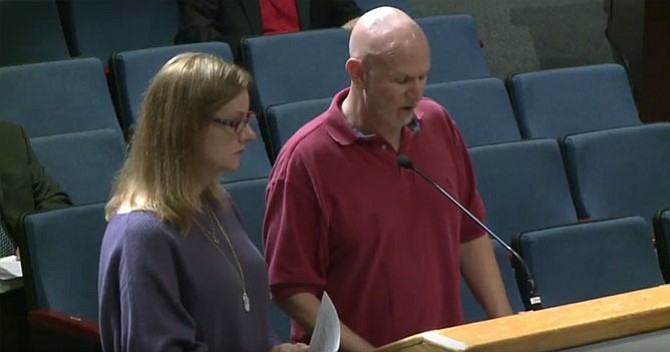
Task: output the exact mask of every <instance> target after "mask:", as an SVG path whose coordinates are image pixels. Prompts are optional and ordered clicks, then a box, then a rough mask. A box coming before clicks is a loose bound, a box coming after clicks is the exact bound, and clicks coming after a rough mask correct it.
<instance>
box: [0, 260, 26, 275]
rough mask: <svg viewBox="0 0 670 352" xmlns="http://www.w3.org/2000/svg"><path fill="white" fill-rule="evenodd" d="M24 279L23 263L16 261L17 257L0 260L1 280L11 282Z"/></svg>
mask: <svg viewBox="0 0 670 352" xmlns="http://www.w3.org/2000/svg"><path fill="white" fill-rule="evenodd" d="M17 277H23V272H22V271H21V262H19V261H17V260H16V256H15V255H10V256H9V257H4V258H0V280H10V279H15V278H17Z"/></svg>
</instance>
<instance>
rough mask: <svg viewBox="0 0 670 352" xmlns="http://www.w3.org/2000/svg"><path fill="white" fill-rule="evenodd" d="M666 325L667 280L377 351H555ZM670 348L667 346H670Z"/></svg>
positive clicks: (669, 308) (669, 318)
mask: <svg viewBox="0 0 670 352" xmlns="http://www.w3.org/2000/svg"><path fill="white" fill-rule="evenodd" d="M668 327H670V285H663V286H659V287H654V288H650V289H646V290H640V291H634V292H630V293H624V294H620V295H616V296H609V297H604V298H599V299H594V300H590V301H585V302H580V303H575V304H569V305H565V306H561V307H555V308H549V309H544V310H540V311H536V312H531V313H527V314H517V315H514V316H509V317H504V318H498V319H491V320H486V321H482V322H477V323H472V324H467V325H461V326H456V327H452V328H447V329H442V330H435V331H429V332H426V333H422V334H418V335H414V336H410V337H408V338H405V339H402V340H399V341H396V342H394V343H391V344H388V345H386V346H382V347H380V348H378V349H376V350H375V351H377V352H396V351H402V352H410V351H411V352H431V351H468V352H470V351H472V352H489V351H496V352H505V351H515V352H516V351H529V352H537V351H555V350H560V349H564V348H570V347H577V346H583V345H587V344H592V343H596V342H600V341H605V340H612V339H616V338H621V337H625V336H632V335H638V334H643V333H647V332H651V331H656V330H660V329H664V328H668ZM668 348H669V350H670V347H668Z"/></svg>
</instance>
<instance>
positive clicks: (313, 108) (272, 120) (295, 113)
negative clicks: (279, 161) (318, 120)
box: [265, 98, 332, 157]
mask: <svg viewBox="0 0 670 352" xmlns="http://www.w3.org/2000/svg"><path fill="white" fill-rule="evenodd" d="M331 100H332V99H331V98H322V99H312V100H303V101H297V102H293V103H286V104H279V105H274V106H271V107H269V108H268V109H267V111H266V114H265V119H266V121H267V124H268V131H269V134H270V140H271V141H272V151H273V156H274V157H276V156H277V154H278V153H279V150H280V149H281V147H282V146H283V145H284V143H286V141H287V140H288V139H289V138H291V136H292V135H293V134H294V133H295V132H296V131H297V130H298V129H300V127H302V126H303V125H304V124H305V123H307V122H309V121H310V120H312V119H313V118H315V117H317V116H318V115H320V114H321V113H322V112H324V111H326V109H328V106H330V102H331Z"/></svg>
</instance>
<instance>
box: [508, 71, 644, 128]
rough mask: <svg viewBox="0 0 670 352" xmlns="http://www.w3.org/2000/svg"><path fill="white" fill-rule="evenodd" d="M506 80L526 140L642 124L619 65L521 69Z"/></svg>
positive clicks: (624, 73) (624, 75)
mask: <svg viewBox="0 0 670 352" xmlns="http://www.w3.org/2000/svg"><path fill="white" fill-rule="evenodd" d="M509 83H510V90H511V94H512V99H513V104H514V107H515V109H516V117H517V118H518V120H519V127H520V129H521V135H522V136H523V137H524V138H527V139H532V138H559V137H561V136H564V135H566V134H571V133H580V132H588V131H595V130H602V129H607V128H616V127H623V126H635V125H639V124H641V122H640V119H639V116H638V112H637V108H636V106H635V101H634V100H633V95H632V93H631V89H630V85H629V83H628V78H627V76H626V71H625V70H624V68H623V67H622V66H620V65H616V64H602V65H593V66H581V67H570V68H559V69H553V70H544V71H537V72H528V73H520V74H517V75H513V76H512V77H511V80H510V82H509Z"/></svg>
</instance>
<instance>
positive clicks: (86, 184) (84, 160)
mask: <svg viewBox="0 0 670 352" xmlns="http://www.w3.org/2000/svg"><path fill="white" fill-rule="evenodd" d="M30 142H31V145H32V148H33V150H34V151H35V154H36V155H37V157H38V159H39V160H40V163H41V164H42V165H43V166H44V168H45V170H46V171H47V173H48V174H49V176H51V177H52V178H53V179H54V180H55V181H56V182H58V184H60V186H61V188H62V189H63V190H64V191H65V192H67V193H68V194H69V195H70V197H71V198H72V202H73V203H74V204H76V205H83V204H92V203H100V202H106V201H107V199H108V198H109V195H110V192H111V189H112V182H113V180H114V177H115V175H116V173H117V172H118V171H119V170H120V169H121V166H122V165H123V162H124V160H125V152H126V146H125V143H123V140H122V139H120V138H119V135H118V133H117V132H116V131H114V130H109V129H101V130H93V131H83V132H76V133H64V134H58V135H53V136H46V137H39V138H33V139H31V141H30Z"/></svg>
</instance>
